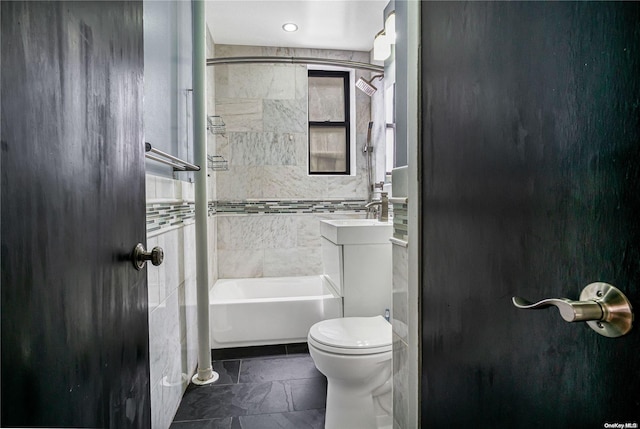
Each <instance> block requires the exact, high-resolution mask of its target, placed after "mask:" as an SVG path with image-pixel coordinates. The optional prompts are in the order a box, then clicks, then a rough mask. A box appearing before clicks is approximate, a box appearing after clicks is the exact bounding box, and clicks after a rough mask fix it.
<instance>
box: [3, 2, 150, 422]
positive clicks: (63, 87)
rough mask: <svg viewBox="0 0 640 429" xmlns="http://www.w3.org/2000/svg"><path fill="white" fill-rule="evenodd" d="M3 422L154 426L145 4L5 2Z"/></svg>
mask: <svg viewBox="0 0 640 429" xmlns="http://www.w3.org/2000/svg"><path fill="white" fill-rule="evenodd" d="M1 12H2V41H1V43H2V131H1V134H2V173H1V175H2V209H1V210H2V228H1V231H2V285H1V288H2V298H1V299H2V328H1V329H2V426H3V427H16V426H44V427H94V428H95V427H110V428H148V427H150V420H151V419H150V405H149V404H150V401H149V363H148V322H147V283H146V275H145V271H136V270H135V269H134V268H133V265H132V264H131V262H130V261H129V253H130V252H131V250H132V249H133V247H134V245H135V244H136V243H137V242H140V241H142V242H144V239H145V220H144V210H145V208H144V204H145V191H144V153H143V149H142V148H143V123H142V102H143V98H142V96H143V38H142V2H133V1H132V2H101V1H99V2H30V1H24V2H22V1H21V2H7V1H3V2H2V9H1Z"/></svg>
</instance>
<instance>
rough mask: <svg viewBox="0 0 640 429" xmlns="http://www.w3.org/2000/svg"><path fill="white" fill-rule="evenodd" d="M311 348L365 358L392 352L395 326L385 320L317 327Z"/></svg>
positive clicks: (328, 322)
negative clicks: (365, 355) (392, 337)
mask: <svg viewBox="0 0 640 429" xmlns="http://www.w3.org/2000/svg"><path fill="white" fill-rule="evenodd" d="M308 340H309V344H310V345H312V346H314V347H316V348H318V349H320V350H323V351H325V352H329V353H336V354H341V355H364V354H376V353H384V352H388V351H391V324H390V323H389V322H387V321H386V320H385V319H384V318H383V317H382V316H374V317H343V318H339V319H328V320H323V321H321V322H318V323H316V324H315V325H313V326H312V327H311V329H310V330H309V337H308Z"/></svg>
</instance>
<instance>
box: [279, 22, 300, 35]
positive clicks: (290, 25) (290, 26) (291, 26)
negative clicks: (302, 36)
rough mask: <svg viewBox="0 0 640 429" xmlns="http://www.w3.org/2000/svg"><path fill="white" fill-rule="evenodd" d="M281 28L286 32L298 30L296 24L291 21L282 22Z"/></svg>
mask: <svg viewBox="0 0 640 429" xmlns="http://www.w3.org/2000/svg"><path fill="white" fill-rule="evenodd" d="M282 29H283V30H284V31H286V32H287V33H292V32H294V31H298V26H297V25H296V24H294V23H293V22H287V23H286V24H284V25H283V26H282Z"/></svg>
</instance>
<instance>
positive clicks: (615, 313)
mask: <svg viewBox="0 0 640 429" xmlns="http://www.w3.org/2000/svg"><path fill="white" fill-rule="evenodd" d="M511 300H512V301H513V305H514V306H516V307H517V308H520V309H523V310H536V309H541V308H547V307H551V306H555V307H557V308H558V310H560V316H561V317H562V318H563V319H564V320H565V321H567V322H587V324H588V325H589V327H591V329H593V330H594V331H596V332H597V333H599V334H600V335H604V336H605V337H612V338H615V337H619V336H622V335H624V334H626V333H627V332H629V331H630V330H631V327H632V326H633V308H632V307H631V303H630V302H629V300H628V299H627V297H626V296H625V295H624V294H623V293H622V292H621V291H620V290H619V289H617V288H616V287H615V286H612V285H610V284H608V283H603V282H597V283H591V284H590V285H588V286H587V287H585V288H584V289H583V290H582V293H581V294H580V300H579V301H573V300H570V299H567V298H550V299H543V300H541V301H538V302H535V303H534V302H530V301H527V300H526V299H524V298H520V297H517V296H514V297H513V298H512V299H511Z"/></svg>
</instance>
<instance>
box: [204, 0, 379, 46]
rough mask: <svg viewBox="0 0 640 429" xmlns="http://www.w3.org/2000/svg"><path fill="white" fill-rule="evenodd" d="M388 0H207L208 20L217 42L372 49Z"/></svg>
mask: <svg viewBox="0 0 640 429" xmlns="http://www.w3.org/2000/svg"><path fill="white" fill-rule="evenodd" d="M388 1H389V0H288V1H281V0H280V1H278V0H258V1H255V0H235V1H234V0H207V1H206V14H207V17H206V19H207V25H208V26H209V30H210V31H211V35H212V36H213V40H214V42H215V43H218V44H229V45H254V46H278V47H289V48H300V47H304V48H317V49H344V50H353V51H370V50H371V49H372V47H373V38H374V36H375V35H376V33H377V32H378V31H380V30H382V27H383V18H382V16H383V12H384V8H385V6H386V5H387V3H388ZM287 22H293V23H295V24H297V25H298V31H296V32H294V33H287V32H285V31H283V30H282V25H283V24H285V23H287Z"/></svg>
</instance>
